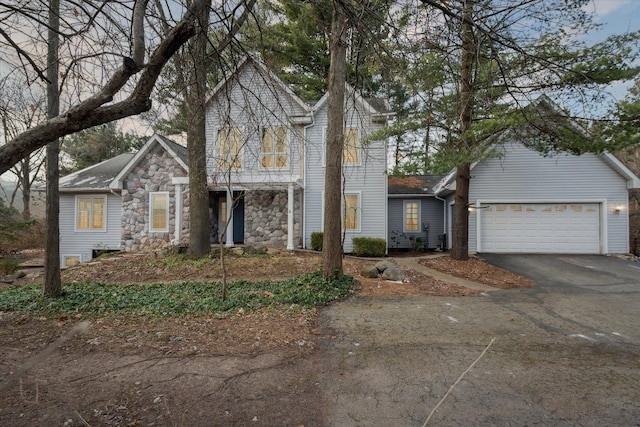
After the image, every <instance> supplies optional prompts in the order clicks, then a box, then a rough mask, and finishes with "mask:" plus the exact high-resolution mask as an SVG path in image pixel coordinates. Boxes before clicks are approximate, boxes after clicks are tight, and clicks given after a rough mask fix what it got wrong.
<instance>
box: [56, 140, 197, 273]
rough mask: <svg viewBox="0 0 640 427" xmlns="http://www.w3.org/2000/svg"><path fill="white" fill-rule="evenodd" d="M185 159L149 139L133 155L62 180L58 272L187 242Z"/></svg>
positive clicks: (182, 152) (168, 144)
mask: <svg viewBox="0 0 640 427" xmlns="http://www.w3.org/2000/svg"><path fill="white" fill-rule="evenodd" d="M186 157H187V156H186V149H185V148H184V147H182V146H180V145H178V144H176V143H174V142H172V141H171V140H169V139H167V138H164V137H162V136H159V135H154V136H152V137H151V138H150V139H149V140H148V141H147V142H146V143H145V145H144V146H143V147H142V148H141V149H140V150H139V151H138V152H137V153H135V154H134V153H125V154H121V155H119V156H116V157H113V158H111V159H109V160H106V161H104V162H101V163H98V164H96V165H93V166H90V167H88V168H85V169H83V170H80V171H78V172H75V173H72V174H69V175H67V176H65V177H63V178H61V179H60V183H59V186H60V263H61V267H63V268H65V267H69V266H72V265H74V264H77V263H79V262H85V261H89V260H91V259H92V258H94V257H95V256H96V255H97V254H99V253H100V252H102V251H118V250H128V251H136V250H152V249H160V248H165V247H168V246H171V245H173V244H176V243H179V242H181V241H184V239H185V238H188V230H189V223H188V221H189V210H188V199H189V196H188V192H185V191H184V187H185V186H184V183H185V182H186V181H185V179H186V178H187V176H188V168H187V166H186ZM176 195H179V197H176ZM176 210H177V211H179V212H182V214H181V215H175V212H176Z"/></svg>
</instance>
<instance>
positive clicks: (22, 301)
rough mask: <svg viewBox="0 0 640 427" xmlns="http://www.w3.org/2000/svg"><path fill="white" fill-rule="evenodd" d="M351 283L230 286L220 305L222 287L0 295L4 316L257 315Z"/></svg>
mask: <svg viewBox="0 0 640 427" xmlns="http://www.w3.org/2000/svg"><path fill="white" fill-rule="evenodd" d="M352 285H353V278H352V277H350V276H343V277H342V278H340V279H336V280H332V281H327V280H325V279H324V278H323V277H322V275H321V274H319V273H311V274H305V275H302V276H298V277H295V278H293V279H287V280H281V281H275V282H271V281H262V282H247V281H237V282H231V283H228V284H227V299H226V300H224V301H223V300H222V298H221V295H222V284H221V283H220V282H188V283H175V284H144V285H140V284H131V285H121V284H117V285H115V284H97V283H95V284H94V283H85V284H65V285H64V286H63V296H62V297H60V298H55V299H48V298H44V297H43V295H42V287H40V286H25V287H18V288H5V289H2V290H0V311H5V312H6V311H19V312H27V313H43V314H44V313H49V314H75V313H81V314H83V315H91V314H95V315H100V314H106V313H113V314H118V313H122V314H142V315H152V316H161V317H171V316H181V315H192V314H196V315H198V314H205V313H215V312H226V311H229V310H236V309H240V308H243V309H245V310H253V309H257V308H260V307H266V306H272V305H278V304H289V305H290V304H298V305H300V306H303V307H316V306H323V305H326V304H328V303H329V302H331V301H335V300H338V299H342V298H346V297H347V296H349V295H350V294H351V292H352Z"/></svg>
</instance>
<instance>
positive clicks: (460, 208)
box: [451, 163, 471, 260]
mask: <svg viewBox="0 0 640 427" xmlns="http://www.w3.org/2000/svg"><path fill="white" fill-rule="evenodd" d="M470 169H471V166H470V165H469V163H465V164H464V165H461V166H458V170H457V172H456V194H455V205H454V208H453V227H452V233H453V240H452V241H451V258H453V259H458V260H465V259H469V208H468V206H467V205H468V203H469V171H470Z"/></svg>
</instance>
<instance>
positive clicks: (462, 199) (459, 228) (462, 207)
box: [451, 0, 475, 260]
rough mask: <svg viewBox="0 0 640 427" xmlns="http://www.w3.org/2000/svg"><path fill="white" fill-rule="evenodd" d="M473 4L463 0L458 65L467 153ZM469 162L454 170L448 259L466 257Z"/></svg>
mask: <svg viewBox="0 0 640 427" xmlns="http://www.w3.org/2000/svg"><path fill="white" fill-rule="evenodd" d="M473 3H474V0H464V6H463V7H464V9H463V11H462V58H461V67H460V145H459V147H460V150H461V151H463V152H464V153H467V152H468V151H469V148H470V141H469V138H470V135H469V130H470V129H471V119H472V117H473V103H474V95H475V93H474V87H473V64H474V62H475V43H474V39H473V27H472V19H473ZM469 172H470V165H469V163H465V164H463V165H461V166H459V167H458V172H457V173H456V194H455V208H454V222H453V241H452V245H451V258H453V259H458V260H466V259H468V258H469V210H468V206H469V180H470V179H471V175H470V173H469Z"/></svg>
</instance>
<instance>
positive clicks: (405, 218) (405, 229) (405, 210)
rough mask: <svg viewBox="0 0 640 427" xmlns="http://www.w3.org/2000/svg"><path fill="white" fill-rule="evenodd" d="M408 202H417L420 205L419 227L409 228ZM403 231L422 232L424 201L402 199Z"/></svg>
mask: <svg viewBox="0 0 640 427" xmlns="http://www.w3.org/2000/svg"><path fill="white" fill-rule="evenodd" d="M407 203H416V204H417V205H418V229H417V230H407ZM402 232H403V233H405V234H406V233H422V203H421V201H420V199H407V200H403V201H402Z"/></svg>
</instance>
